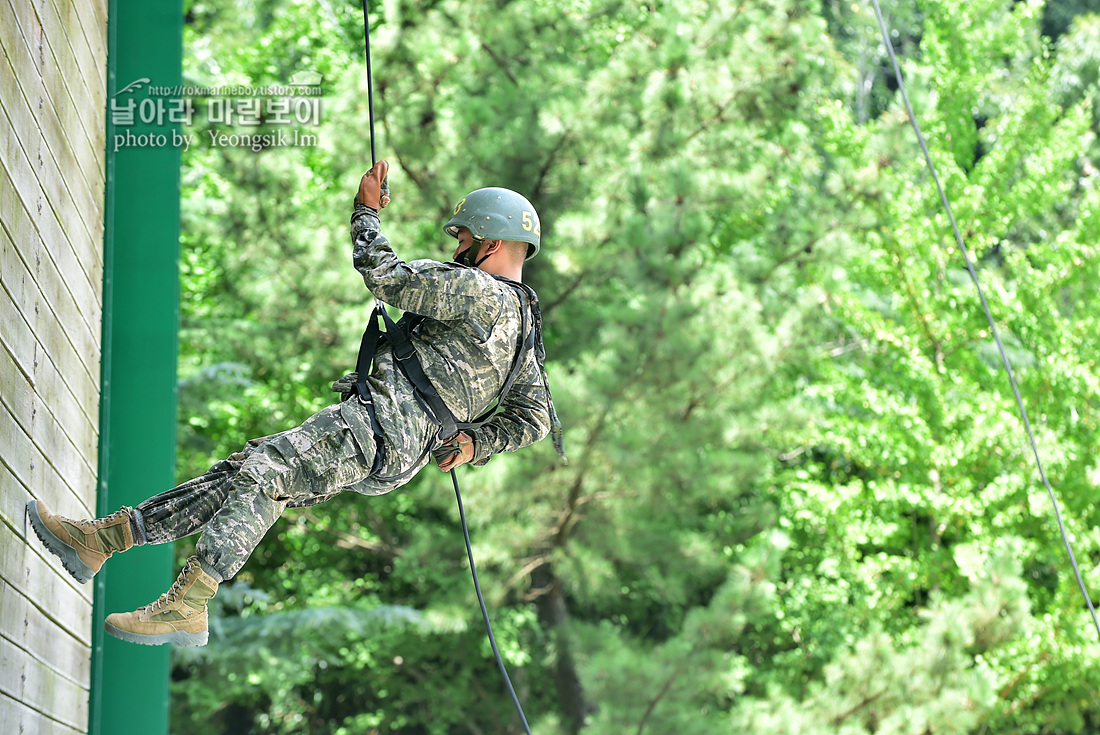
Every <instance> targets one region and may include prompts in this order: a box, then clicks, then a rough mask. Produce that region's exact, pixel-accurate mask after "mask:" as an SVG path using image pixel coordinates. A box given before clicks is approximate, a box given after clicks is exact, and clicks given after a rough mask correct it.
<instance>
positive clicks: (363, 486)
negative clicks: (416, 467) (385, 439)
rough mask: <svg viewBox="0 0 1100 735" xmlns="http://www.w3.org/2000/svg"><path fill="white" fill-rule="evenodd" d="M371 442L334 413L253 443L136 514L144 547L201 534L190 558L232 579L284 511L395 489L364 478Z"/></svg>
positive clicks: (148, 502) (336, 409)
mask: <svg viewBox="0 0 1100 735" xmlns="http://www.w3.org/2000/svg"><path fill="white" fill-rule="evenodd" d="M376 451H377V447H376V444H375V441H374V437H373V436H364V435H363V434H362V432H361V431H353V430H352V428H351V427H349V425H348V423H347V421H346V420H345V419H344V417H343V416H342V415H341V411H340V407H339V405H334V406H329V407H328V408H325V409H323V410H321V411H320V412H318V413H316V414H314V415H313V416H312V417H311V418H309V419H308V420H306V422H305V423H303V424H302V425H301V426H298V427H296V428H294V429H290V430H289V431H284V432H283V433H281V434H274V435H272V436H268V437H263V438H260V439H253V440H251V441H249V442H248V444H247V445H246V446H245V448H244V450H243V451H241V452H236V453H234V454H232V455H230V456H229V457H228V458H226V459H224V460H222V461H220V462H218V463H216V464H215V465H214V466H213V467H211V468H210V470H209V471H207V472H206V473H205V474H203V475H201V476H200V477H196V478H195V479H193V480H190V481H189V482H185V483H183V484H182V485H179V486H178V487H175V488H172V489H171V490H168V491H166V492H163V493H160V494H159V495H154V496H153V497H151V498H149V499H148V500H146V501H145V502H143V503H141V504H140V505H138V506H137V508H136V510H137V511H138V514H140V515H138V514H135V515H138V524H139V526H144V531H145V542H146V543H152V544H160V543H168V542H170V541H175V540H177V539H181V538H184V537H185V536H190V535H191V534H193V533H195V532H197V531H200V530H201V531H202V537H201V538H200V539H199V542H198V546H197V554H198V556H199V559H200V560H201V561H202V562H204V567H206V568H208V569H213V570H214V571H216V572H217V573H218V574H219V575H220V576H221V578H222V579H229V578H231V577H233V576H234V575H235V574H236V573H237V572H238V571H239V570H240V568H241V567H242V566H244V563H245V561H247V560H248V557H249V556H250V555H251V554H252V550H253V549H255V548H256V546H257V545H258V544H259V543H260V540H261V539H262V538H263V537H264V534H265V533H267V531H268V529H269V528H271V527H272V526H273V525H274V524H275V521H277V520H278V519H279V517H280V516H281V515H282V514H283V511H284V510H286V508H287V507H302V506H307V505H315V504H316V503H321V502H324V501H326V500H329V499H331V498H334V497H336V496H337V495H339V494H340V492H342V491H343V490H345V489H348V490H353V491H355V492H360V493H366V494H370V495H380V494H382V493H385V492H388V491H390V490H392V489H393V488H394V487H395V486H396V485H395V484H394V483H387V482H385V481H378V480H375V479H374V478H373V477H372V476H371V474H372V473H371V470H372V467H373V466H374V465H375V455H376Z"/></svg>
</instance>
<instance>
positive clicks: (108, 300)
mask: <svg viewBox="0 0 1100 735" xmlns="http://www.w3.org/2000/svg"><path fill="white" fill-rule="evenodd" d="M107 25H108V31H107V32H108V58H107V109H106V110H105V114H106V116H107V135H106V147H107V151H106V153H107V156H106V161H107V170H106V182H107V184H106V203H105V209H106V214H105V222H104V269H103V270H104V276H103V332H102V334H103V339H102V347H103V358H102V366H101V399H100V442H99V488H98V490H99V496H98V500H97V512H98V513H99V514H100V515H104V514H106V513H109V512H112V511H114V510H116V509H117V508H119V507H120V506H123V505H131V506H132V505H137V504H138V503H140V502H141V501H142V500H144V499H145V498H147V497H148V496H150V495H152V494H154V493H156V492H160V491H161V490H164V489H167V488H169V487H171V486H172V485H174V484H175V439H176V361H177V354H178V332H179V197H180V194H179V180H180V151H179V148H178V147H176V146H175V145H173V144H172V141H173V132H174V131H177V130H178V128H179V126H178V124H173V123H171V122H170V121H168V120H167V119H165V118H161V119H159V120H158V119H157V117H156V115H155V113H156V109H155V107H156V104H155V103H154V104H153V107H148V105H147V108H146V110H145V112H147V113H152V114H148V115H143V114H142V110H141V109H140V107H138V105H140V104H141V102H142V101H143V100H147V99H151V97H150V95H149V90H148V85H149V84H152V85H163V86H166V87H172V86H175V85H178V84H181V81H182V80H181V77H182V72H181V69H182V55H183V7H182V2H181V1H180V0H176V2H168V3H163V2H148V0H110V3H109V9H108V23H107ZM141 79H148V80H149V81H148V82H147V83H146V84H145V85H142V86H140V87H135V88H132V90H131V91H129V92H123V91H122V90H124V89H125V88H126V87H127V86H128V85H130V84H131V82H135V81H136V80H141ZM131 101H132V102H134V103H135V109H134V112H135V113H136V114H135V115H134V119H133V121H132V122H131V121H129V120H128V119H126V117H125V112H123V113H122V114H121V116H120V113H119V112H118V110H119V109H122V110H125V105H126V104H128V103H129V102H131ZM112 102H114V104H112ZM143 119H145V120H147V121H145V122H143ZM127 134H129V137H127ZM142 135H145V136H146V137H145V138H144V139H143V138H142V137H141V136H142ZM160 136H164V138H161V137H160ZM142 142H144V145H142V144H141V143H142ZM172 575H173V569H172V547H171V546H170V545H165V546H145V547H141V548H137V549H134V550H132V551H130V552H128V553H126V554H121V555H119V556H116V557H114V558H112V559H111V560H110V561H109V562H108V563H107V564H106V565H105V566H104V567H103V570H102V571H100V573H99V574H97V575H96V577H95V605H94V608H93V623H92V681H91V701H90V707H89V731H90V732H91V733H92V734H93V735H115V734H116V733H131V732H134V733H136V732H141V733H154V734H155V733H167V732H168V704H169V698H168V676H169V667H170V660H169V656H170V649H169V647H167V646H137V645H134V644H131V643H125V642H123V641H120V640H118V639H116V638H113V637H111V636H107V635H105V634H104V632H103V619H104V618H105V617H106V616H107V614H109V613H111V612H126V611H129V610H134V609H136V608H137V607H140V606H141V605H143V604H146V603H148V602H152V601H153V600H155V599H156V598H157V597H158V596H159V595H160V593H161V592H163V591H164V590H165V589H167V587H168V585H169V584H171V580H172Z"/></svg>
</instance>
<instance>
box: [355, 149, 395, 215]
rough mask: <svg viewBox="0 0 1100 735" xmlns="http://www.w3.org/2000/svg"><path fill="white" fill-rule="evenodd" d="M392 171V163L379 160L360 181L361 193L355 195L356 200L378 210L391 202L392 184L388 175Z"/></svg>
mask: <svg viewBox="0 0 1100 735" xmlns="http://www.w3.org/2000/svg"><path fill="white" fill-rule="evenodd" d="M389 171H390V164H389V163H387V162H386V161H379V162H378V163H376V164H374V166H373V167H372V168H371V170H370V171H367V172H366V173H365V174H363V178H362V179H361V180H360V181H359V193H358V194H356V195H355V201H357V202H359V203H360V204H363V205H365V206H368V207H370V208H371V209H373V210H374V211H376V212H379V211H381V210H382V208H383V207H385V206H386V205H387V204H389V203H390V184H389V181H388V180H387V178H386V175H387V174H388V173H389Z"/></svg>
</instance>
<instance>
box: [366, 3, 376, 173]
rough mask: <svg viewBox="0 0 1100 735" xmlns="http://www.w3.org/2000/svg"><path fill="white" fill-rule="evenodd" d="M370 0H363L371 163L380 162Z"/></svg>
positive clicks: (372, 164)
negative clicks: (375, 124)
mask: <svg viewBox="0 0 1100 735" xmlns="http://www.w3.org/2000/svg"><path fill="white" fill-rule="evenodd" d="M368 4H369V3H368V0H363V42H364V47H365V48H366V54H367V116H368V117H369V118H370V165H371V168H373V167H374V164H376V163H378V154H377V153H375V150H374V84H373V83H372V75H371V69H370V17H369V16H368V15H367V5H368Z"/></svg>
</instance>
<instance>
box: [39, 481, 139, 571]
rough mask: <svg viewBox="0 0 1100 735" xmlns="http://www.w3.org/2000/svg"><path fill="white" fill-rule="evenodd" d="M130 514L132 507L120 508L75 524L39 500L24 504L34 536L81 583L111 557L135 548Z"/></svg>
mask: <svg viewBox="0 0 1100 735" xmlns="http://www.w3.org/2000/svg"><path fill="white" fill-rule="evenodd" d="M132 512H133V511H132V509H131V508H122V509H121V510H117V511H115V512H114V513H112V514H111V515H109V516H107V517H106V518H96V519H95V520H94V521H74V520H72V519H71V518H65V517H64V516H55V515H54V514H53V513H51V512H50V509H49V508H47V507H46V504H45V503H43V502H42V501H41V500H32V501H30V502H29V503H27V515H28V516H29V517H30V519H31V527H33V528H34V533H35V535H36V536H38V538H40V539H41V540H42V543H43V544H45V546H46V548H47V549H49V550H50V552H52V553H53V554H56V555H57V556H59V557H61V564H62V566H64V567H65V570H66V571H67V572H68V573H69V574H71V575H73V578H74V579H76V581H77V582H80V583H81V584H84V583H85V582H87V581H88V580H89V579H91V578H92V577H93V576H95V573H96V572H98V571H99V569H100V567H102V566H103V562H105V561H107V559H109V558H110V557H111V554H114V553H115V552H116V551H126V550H127V549H129V548H130V547H131V546H133V545H134V533H133V531H132V530H131V528H130V515H131V513H132Z"/></svg>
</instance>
